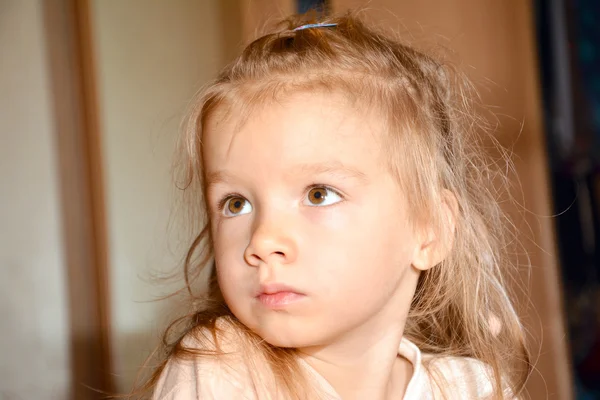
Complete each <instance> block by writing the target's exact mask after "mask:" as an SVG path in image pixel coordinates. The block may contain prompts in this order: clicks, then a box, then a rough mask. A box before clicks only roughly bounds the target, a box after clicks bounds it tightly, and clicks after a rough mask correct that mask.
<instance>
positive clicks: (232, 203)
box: [223, 196, 252, 217]
mask: <svg viewBox="0 0 600 400" xmlns="http://www.w3.org/2000/svg"><path fill="white" fill-rule="evenodd" d="M250 211H252V205H250V202H249V201H248V200H246V199H244V198H243V197H237V196H236V197H230V198H229V199H227V201H225V204H224V206H223V215H225V216H226V217H237V216H238V215H243V214H248V213H249V212H250Z"/></svg>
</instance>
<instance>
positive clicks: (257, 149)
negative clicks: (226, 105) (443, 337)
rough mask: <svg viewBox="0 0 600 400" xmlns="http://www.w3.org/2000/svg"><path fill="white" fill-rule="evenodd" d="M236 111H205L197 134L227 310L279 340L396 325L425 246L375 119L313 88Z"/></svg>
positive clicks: (358, 335)
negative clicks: (242, 116) (245, 113)
mask: <svg viewBox="0 0 600 400" xmlns="http://www.w3.org/2000/svg"><path fill="white" fill-rule="evenodd" d="M235 114H236V110H232V112H231V113H230V114H229V115H231V117H229V118H227V119H224V118H223V117H222V115H219V114H218V113H217V115H215V116H213V118H210V120H209V123H208V126H207V127H206V130H205V134H204V138H203V139H204V149H203V151H204V153H203V157H204V162H205V177H206V185H207V201H208V205H209V212H210V219H211V227H212V238H213V242H214V250H215V260H216V266H217V267H216V268H217V276H218V281H219V285H220V288H221V291H222V293H223V295H224V298H225V301H226V302H227V304H228V306H229V307H230V309H231V311H232V312H233V314H234V315H235V316H236V317H237V318H238V319H239V320H240V321H241V322H242V323H243V324H244V325H246V326H247V327H249V328H250V329H251V330H252V331H254V332H255V333H257V334H258V335H260V336H261V337H262V338H264V339H265V340H266V341H267V342H269V343H271V344H273V345H276V346H282V347H296V348H308V347H311V346H323V345H328V344H331V343H336V342H339V341H341V340H344V339H349V340H354V339H358V340H361V339H363V338H368V337H373V336H377V335H385V334H387V333H388V332H389V331H390V330H397V329H400V330H402V329H403V326H404V321H405V318H406V315H407V313H408V309H409V306H410V302H411V299H412V296H413V294H414V290H415V287H416V283H417V280H418V275H419V274H418V267H419V266H416V267H415V265H416V264H415V263H418V262H422V253H423V251H424V250H423V248H424V246H423V244H422V243H420V242H419V241H418V238H417V236H416V235H415V234H413V231H412V229H411V228H410V224H409V222H408V221H409V218H408V215H407V213H408V210H407V206H406V200H405V195H406V194H404V193H400V191H399V188H398V185H397V184H396V181H395V179H394V177H393V176H392V175H391V173H390V172H389V171H388V168H387V165H386V162H385V160H386V157H385V156H384V153H383V142H382V139H381V137H382V129H383V124H382V123H381V122H380V121H381V118H379V117H378V116H376V115H375V114H374V113H373V112H367V111H364V110H358V109H357V108H351V107H350V106H349V105H347V103H346V102H345V101H344V99H343V97H342V96H337V95H333V94H329V95H326V94H320V93H301V94H296V95H293V96H290V97H287V99H286V101H284V102H275V101H274V102H273V103H271V104H269V105H266V106H264V107H261V108H259V109H257V110H256V111H255V112H253V114H252V115H251V116H250V118H249V119H248V120H247V121H246V122H245V123H244V124H242V125H238V122H239V121H237V120H236V118H235ZM236 127H239V128H238V129H237V130H236Z"/></svg>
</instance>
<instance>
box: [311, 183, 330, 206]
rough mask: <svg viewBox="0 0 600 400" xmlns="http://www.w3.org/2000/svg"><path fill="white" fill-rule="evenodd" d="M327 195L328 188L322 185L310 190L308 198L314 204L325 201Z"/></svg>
mask: <svg viewBox="0 0 600 400" xmlns="http://www.w3.org/2000/svg"><path fill="white" fill-rule="evenodd" d="M326 197H327V189H325V188H322V187H319V188H314V189H311V190H310V192H308V200H309V201H310V202H311V203H312V204H321V203H323V202H324V201H325V198H326Z"/></svg>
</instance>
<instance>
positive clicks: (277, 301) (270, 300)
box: [258, 292, 305, 308]
mask: <svg viewBox="0 0 600 400" xmlns="http://www.w3.org/2000/svg"><path fill="white" fill-rule="evenodd" d="M304 297H305V296H304V295H303V294H300V293H295V292H277V293H272V294H266V293H263V294H261V295H259V296H258V300H259V301H260V302H261V303H262V305H264V306H266V307H269V308H282V307H285V306H288V305H290V304H293V303H296V302H298V301H300V300H302V299H303V298H304Z"/></svg>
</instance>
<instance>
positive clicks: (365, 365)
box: [299, 321, 413, 400]
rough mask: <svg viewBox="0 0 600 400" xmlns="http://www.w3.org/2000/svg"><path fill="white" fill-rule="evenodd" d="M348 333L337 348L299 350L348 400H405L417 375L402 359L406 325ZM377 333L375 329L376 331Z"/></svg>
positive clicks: (337, 342) (377, 327) (332, 345)
mask: <svg viewBox="0 0 600 400" xmlns="http://www.w3.org/2000/svg"><path fill="white" fill-rule="evenodd" d="M378 325H379V324H375V325H373V324H368V325H367V326H369V327H370V329H369V331H368V332H367V331H366V329H365V327H364V326H363V327H361V328H358V330H357V331H354V332H351V333H348V334H347V335H346V336H345V337H344V338H341V339H340V340H336V341H335V343H334V344H330V345H325V346H316V347H311V348H305V349H299V351H300V354H301V357H302V358H303V359H304V361H306V362H307V363H308V364H309V365H310V366H311V367H312V368H313V369H314V370H315V371H316V372H318V373H319V374H320V375H321V376H322V377H323V378H325V379H326V380H327V381H328V382H329V384H330V385H331V386H332V387H333V389H334V390H335V391H336V393H337V394H338V395H339V396H340V397H341V398H342V399H344V400H348V399H373V400H387V399H401V398H402V397H403V396H404V392H405V391H406V387H407V386H408V383H409V381H410V379H411V377H412V375H413V366H412V364H411V362H410V361H408V360H407V359H405V358H404V357H401V356H399V355H398V349H399V346H400V342H401V340H402V332H403V330H404V321H402V323H401V324H400V326H399V325H395V326H393V325H389V326H387V327H385V328H383V327H382V326H381V325H379V326H378ZM374 327H375V328H376V329H373V328H374Z"/></svg>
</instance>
